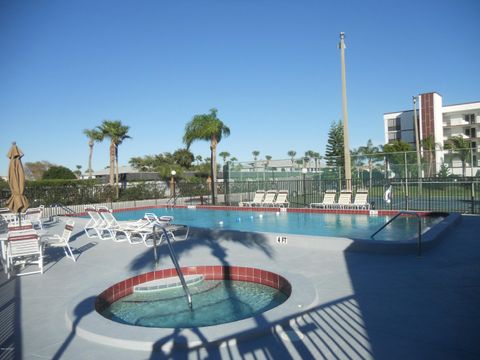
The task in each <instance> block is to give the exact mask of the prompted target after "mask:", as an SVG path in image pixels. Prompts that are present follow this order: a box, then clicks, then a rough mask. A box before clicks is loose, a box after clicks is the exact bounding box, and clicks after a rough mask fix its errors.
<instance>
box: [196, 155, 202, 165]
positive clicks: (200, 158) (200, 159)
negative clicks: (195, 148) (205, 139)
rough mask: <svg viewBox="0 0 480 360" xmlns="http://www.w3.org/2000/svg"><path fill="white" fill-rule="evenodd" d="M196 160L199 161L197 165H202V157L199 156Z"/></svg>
mask: <svg viewBox="0 0 480 360" xmlns="http://www.w3.org/2000/svg"><path fill="white" fill-rule="evenodd" d="M195 160H196V161H197V165H200V163H201V162H202V160H203V158H202V155H197V156H195Z"/></svg>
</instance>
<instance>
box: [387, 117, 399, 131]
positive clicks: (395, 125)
mask: <svg viewBox="0 0 480 360" xmlns="http://www.w3.org/2000/svg"><path fill="white" fill-rule="evenodd" d="M400 124H401V120H400V118H399V117H397V118H395V119H388V131H396V130H400V128H401V127H400Z"/></svg>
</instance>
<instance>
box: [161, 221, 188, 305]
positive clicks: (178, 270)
mask: <svg viewBox="0 0 480 360" xmlns="http://www.w3.org/2000/svg"><path fill="white" fill-rule="evenodd" d="M157 228H160V229H162V231H163V235H164V236H165V239H166V240H167V245H168V250H169V253H170V258H171V259H172V262H173V265H175V270H177V274H178V277H179V278H180V282H181V283H182V287H183V291H184V292H185V295H186V296H187V302H188V308H189V309H190V310H192V309H193V305H192V295H191V294H190V291H189V290H188V286H187V283H186V282H185V277H184V276H183V272H182V269H181V268H180V264H179V263H178V260H177V256H176V255H175V251H174V250H173V246H172V244H171V242H170V237H169V236H168V231H167V230H166V229H165V227H164V226H162V225H160V224H158V223H157V224H154V225H153V233H154V234H155V236H154V237H153V256H154V258H155V270H156V269H157V264H158V255H157V234H158V232H157ZM160 239H161V237H160Z"/></svg>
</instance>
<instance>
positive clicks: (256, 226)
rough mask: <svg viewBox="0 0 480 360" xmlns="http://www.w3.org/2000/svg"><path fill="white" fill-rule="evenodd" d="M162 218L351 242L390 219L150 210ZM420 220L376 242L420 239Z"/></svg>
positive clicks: (427, 220)
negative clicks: (347, 239) (333, 238)
mask: <svg viewBox="0 0 480 360" xmlns="http://www.w3.org/2000/svg"><path fill="white" fill-rule="evenodd" d="M147 211H148V212H153V213H155V214H157V215H158V216H162V215H170V216H173V217H174V221H173V222H174V223H176V224H186V225H189V226H190V227H200V228H207V229H214V230H215V229H225V230H240V231H251V232H270V233H276V234H279V235H282V234H300V235H312V236H333V237H346V238H351V239H370V235H372V234H373V233H374V232H375V231H376V230H377V229H378V228H380V227H381V226H382V225H383V224H385V223H386V222H387V221H388V220H389V219H390V218H391V217H390V216H370V215H358V214H355V215H354V214H332V213H303V212H288V213H287V212H278V213H275V212H256V211H233V210H232V211H223V210H206V209H185V208H175V209H166V208H159V209H148V210H147ZM144 213H145V210H135V211H125V212H118V213H115V216H116V218H117V219H118V220H137V219H140V218H142V217H143V215H144ZM442 219H443V218H442V217H439V216H435V217H433V216H422V217H421V221H422V232H425V231H426V230H428V229H429V228H430V227H432V226H433V225H434V224H436V223H438V222H440V221H441V220H442ZM417 233H418V223H417V218H416V217H411V216H402V217H400V218H398V219H397V220H395V221H394V222H392V224H390V225H389V226H387V227H386V228H385V229H384V230H382V231H381V232H380V233H379V234H378V235H376V236H375V240H392V241H398V240H407V239H411V238H414V237H416V236H417Z"/></svg>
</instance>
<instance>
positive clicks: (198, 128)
mask: <svg viewBox="0 0 480 360" xmlns="http://www.w3.org/2000/svg"><path fill="white" fill-rule="evenodd" d="M228 135H230V129H229V128H228V127H227V126H226V125H225V124H224V123H223V122H222V121H221V120H220V119H219V118H218V117H217V109H215V108H213V109H210V114H200V115H195V116H194V117H193V119H192V121H190V122H189V123H187V125H186V126H185V134H184V135H183V142H184V143H185V144H186V145H187V148H190V145H191V144H192V143H193V142H194V141H196V140H205V141H210V154H211V157H210V173H211V177H212V182H211V186H212V204H215V203H216V197H217V190H216V181H217V161H216V157H217V144H218V143H219V142H220V141H221V140H222V137H223V136H228Z"/></svg>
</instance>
